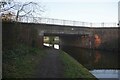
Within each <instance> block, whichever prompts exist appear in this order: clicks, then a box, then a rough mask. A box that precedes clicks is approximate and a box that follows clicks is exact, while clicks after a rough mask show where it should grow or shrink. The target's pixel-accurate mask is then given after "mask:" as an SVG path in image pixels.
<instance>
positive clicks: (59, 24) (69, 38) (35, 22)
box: [3, 17, 119, 51]
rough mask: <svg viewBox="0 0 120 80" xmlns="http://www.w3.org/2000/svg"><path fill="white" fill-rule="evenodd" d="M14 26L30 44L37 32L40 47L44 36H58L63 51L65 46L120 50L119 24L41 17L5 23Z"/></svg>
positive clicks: (20, 18)
mask: <svg viewBox="0 0 120 80" xmlns="http://www.w3.org/2000/svg"><path fill="white" fill-rule="evenodd" d="M16 23H17V25H16ZM13 25H14V26H18V27H21V33H20V34H21V35H22V37H21V39H22V40H23V41H24V42H25V43H28V44H32V40H33V37H32V35H31V31H32V29H35V30H37V31H36V32H38V33H37V36H38V37H37V45H40V47H42V45H43V37H44V36H58V37H59V39H60V43H59V45H60V48H61V49H62V47H64V46H75V47H82V48H92V49H108V50H113V51H116V50H118V31H119V27H118V26H117V23H87V22H79V21H70V20H59V19H51V18H40V17H19V19H18V22H10V23H9V22H8V23H3V26H8V27H9V26H13ZM3 28H4V27H3Z"/></svg>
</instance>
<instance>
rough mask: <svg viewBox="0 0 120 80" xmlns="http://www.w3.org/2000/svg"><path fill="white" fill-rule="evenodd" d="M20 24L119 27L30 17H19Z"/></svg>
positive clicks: (108, 24) (111, 24)
mask: <svg viewBox="0 0 120 80" xmlns="http://www.w3.org/2000/svg"><path fill="white" fill-rule="evenodd" d="M18 22H26V23H44V24H55V25H65V26H76V27H81V26H82V27H118V25H117V23H89V22H80V21H72V20H61V19H53V18H43V17H29V16H23V17H19V18H18Z"/></svg>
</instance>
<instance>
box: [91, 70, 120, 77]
mask: <svg viewBox="0 0 120 80" xmlns="http://www.w3.org/2000/svg"><path fill="white" fill-rule="evenodd" d="M90 72H91V73H92V74H93V75H94V76H96V77H97V78H119V77H120V74H119V72H120V70H92V71H90Z"/></svg>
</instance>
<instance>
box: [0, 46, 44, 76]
mask: <svg viewBox="0 0 120 80" xmlns="http://www.w3.org/2000/svg"><path fill="white" fill-rule="evenodd" d="M44 53H45V52H44V50H43V49H38V48H32V47H28V46H26V45H23V44H20V45H18V46H17V47H16V48H15V49H12V50H7V51H3V73H2V75H3V78H31V76H32V75H33V73H34V70H35V66H36V65H37V64H38V62H39V61H40V60H41V59H42V58H43V57H44V56H45V54H44Z"/></svg>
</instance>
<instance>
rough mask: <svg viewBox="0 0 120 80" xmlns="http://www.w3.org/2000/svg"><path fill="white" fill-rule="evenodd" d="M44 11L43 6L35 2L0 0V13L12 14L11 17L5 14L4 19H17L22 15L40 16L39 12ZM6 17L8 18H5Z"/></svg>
mask: <svg viewBox="0 0 120 80" xmlns="http://www.w3.org/2000/svg"><path fill="white" fill-rule="evenodd" d="M42 12H44V9H43V7H42V6H41V5H40V4H38V3H36V2H15V1H14V0H1V1H0V15H1V17H4V16H3V15H6V14H8V13H10V14H12V16H11V17H9V16H8V15H6V17H5V18H2V19H4V20H10V19H9V18H11V19H12V20H13V21H18V19H21V18H22V17H24V16H27V17H36V16H37V17H38V16H39V17H40V16H41V13H42ZM6 18H8V19H6Z"/></svg>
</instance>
